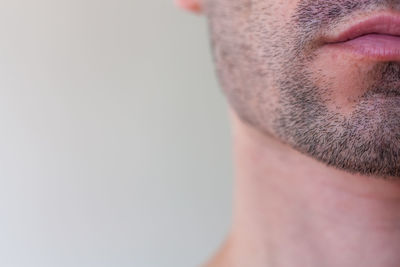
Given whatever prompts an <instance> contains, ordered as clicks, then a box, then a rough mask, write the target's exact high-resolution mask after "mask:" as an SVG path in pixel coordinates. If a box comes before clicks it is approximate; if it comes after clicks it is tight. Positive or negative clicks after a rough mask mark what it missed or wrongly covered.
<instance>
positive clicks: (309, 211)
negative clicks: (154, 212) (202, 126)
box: [177, 0, 400, 267]
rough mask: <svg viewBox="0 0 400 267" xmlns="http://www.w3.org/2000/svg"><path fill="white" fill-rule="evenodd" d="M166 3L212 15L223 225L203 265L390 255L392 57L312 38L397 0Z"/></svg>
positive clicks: (365, 261)
mask: <svg viewBox="0 0 400 267" xmlns="http://www.w3.org/2000/svg"><path fill="white" fill-rule="evenodd" d="M177 4H178V5H180V6H181V7H183V8H185V9H187V10H190V11H193V12H197V13H198V12H201V11H202V10H203V12H204V13H205V14H206V15H207V16H208V18H209V19H210V21H211V22H212V23H211V25H212V27H211V28H212V34H213V37H214V39H213V40H214V47H216V48H215V49H216V50H217V51H216V52H215V55H216V64H217V67H218V70H219V76H220V79H221V84H222V87H223V89H224V92H225V93H226V95H227V97H228V100H229V102H230V104H231V108H232V112H231V118H232V125H233V127H232V128H233V136H234V139H233V140H234V155H235V173H236V177H235V181H236V182H235V184H236V186H235V194H234V196H235V197H234V216H233V223H232V230H231V232H230V234H229V237H228V238H227V240H226V242H225V245H224V246H223V248H222V249H221V250H220V251H219V252H218V253H217V254H216V256H215V257H214V258H213V259H212V260H210V262H209V263H208V264H207V265H206V266H207V267H225V266H229V267H236V266H238V267H294V266H301V267H321V266H323V267H338V266H340V267H357V266H360V267H361V266H362V267H378V266H379V267H398V266H400V253H399V252H400V179H399V178H400V175H399V170H400V163H399V162H400V160H399V158H398V155H399V154H400V153H398V148H400V141H399V138H398V136H397V133H398V132H399V130H400V117H398V115H397V114H399V113H400V111H399V110H398V107H399V106H400V103H399V101H400V100H399V99H400V98H399V97H398V96H399V92H400V87H399V84H400V72H399V70H400V68H399V64H400V63H399V62H397V61H396V62H385V61H379V62H378V61H377V60H376V59H375V58H373V59H371V58H363V57H355V56H354V55H350V54H349V53H347V52H343V53H342V52H340V53H337V51H336V50H331V49H330V48H327V47H326V46H319V45H320V43H319V42H318V40H320V39H319V37H320V35H319V34H320V33H321V32H322V31H329V29H333V28H335V29H342V28H345V27H346V25H348V24H349V23H350V21H351V19H352V20H357V19H359V20H362V19H364V18H365V17H368V16H370V15H371V14H372V13H379V12H381V13H382V12H383V13H385V14H395V13H396V14H400V3H398V1H391V0H359V1H355V0H349V1H344V0H331V1H330V0H323V1H319V0H313V1H310V0H287V1H285V0H252V1H250V0H203V1H201V0H177ZM245 4H246V5H245ZM335 4H337V5H336V6H335ZM356 4H357V5H356ZM337 6H339V8H337ZM332 7H333V9H332ZM225 8H226V9H225ZM228 10H229V12H228ZM315 10H317V11H316V12H315ZM225 11H226V12H225ZM310 11H312V12H314V13H313V14H311V15H310V13H309V12H310ZM339 17H340V18H341V20H339V19H338V18H339ZM293 18H296V19H298V22H299V21H300V22H299V24H297V25H298V26H299V27H298V28H296V27H295V25H296V24H295V22H294V21H295V20H294V21H291V19H293ZM349 18H351V19H349ZM311 22H317V23H314V24H312V23H311ZM308 23H310V24H308ZM324 23H325V24H324ZM260 25H261V26H260ZM292 25H293V28H291V26H292ZM315 25H317V26H318V27H322V28H315V27H316V26H315ZM307 27H309V28H307ZM276 29H279V30H276ZM275 30H276V31H275ZM296 30H299V31H298V32H296ZM303 30H304V31H303ZM252 31H253V32H252ZM292 32H294V33H295V34H293V35H291V33H292ZM282 33H283V35H284V38H283V39H282V38H281V36H279V35H280V34H282ZM264 34H266V35H264ZM269 36H270V38H268V37H269ZM298 37H299V39H296V38H298ZM303 37H304V38H303ZM314 37H315V38H314ZM307 38H308V39H307ZM299 40H300V41H301V42H300V41H299ZM285 41H287V42H285ZM296 44H297V45H299V44H301V45H304V46H302V47H300V46H298V47H296V46H295V45H296ZM271 47H272V48H271ZM274 47H276V49H275V50H274ZM240 49H241V50H240ZM296 49H297V50H296ZM290 51H295V52H298V53H294V54H291V53H290ZM286 54H289V55H290V56H291V57H289V59H288V58H286ZM294 55H299V57H298V58H296V57H295V56H294ZM305 59H307V60H305ZM282 62H284V63H285V64H286V65H285V66H284V67H287V69H284V68H282ZM304 70H307V72H305V71H304ZM305 73H307V74H305ZM285 82H286V83H285ZM308 89H309V90H308ZM307 90H308V91H307ZM388 91H390V92H391V94H392V95H389V94H385V93H386V92H388ZM314 96H318V97H319V98H318V97H317V98H316V99H313V97H314ZM302 101H303V102H302ZM318 108H321V109H318ZM315 114H316V116H315V117H314V115H315ZM310 117H312V119H310ZM276 122H279V123H278V124H277V123H276ZM304 122H306V123H304ZM344 122H345V123H344ZM296 123H298V124H296ZM332 132H334V133H335V134H331V133H332ZM294 133H296V135H295V134H294ZM336 133H338V134H337V135H336ZM316 136H317V137H318V138H316ZM343 140H345V141H346V142H345V145H343V142H342V141H343ZM360 147H361V148H365V149H363V151H362V153H359V152H360Z"/></svg>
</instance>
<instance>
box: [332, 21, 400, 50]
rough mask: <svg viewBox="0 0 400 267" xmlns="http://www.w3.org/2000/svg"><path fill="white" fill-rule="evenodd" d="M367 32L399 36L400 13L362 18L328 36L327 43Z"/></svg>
mask: <svg viewBox="0 0 400 267" xmlns="http://www.w3.org/2000/svg"><path fill="white" fill-rule="evenodd" d="M367 34H385V35H392V36H400V15H391V14H384V15H378V16H374V17H371V18H368V19H365V20H362V21H360V22H358V23H355V24H353V25H352V26H350V27H349V28H347V29H345V30H344V31H342V32H339V33H338V34H336V35H335V36H330V37H328V38H327V43H340V42H346V41H349V40H352V39H355V38H357V37H360V36H363V35H367Z"/></svg>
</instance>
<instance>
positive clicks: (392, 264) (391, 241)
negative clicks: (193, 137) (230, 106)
mask: <svg viewBox="0 0 400 267" xmlns="http://www.w3.org/2000/svg"><path fill="white" fill-rule="evenodd" d="M233 121H234V143H235V166H236V192H235V203H234V222H233V227H232V232H231V234H230V237H229V239H228V241H227V244H226V246H225V248H224V249H223V250H222V251H221V252H220V254H219V256H218V257H217V258H216V259H215V261H214V263H213V264H212V265H211V266H230V267H236V266H249V267H258V266H260V267H261V266H262V267H293V266H310V267H317V266H318V267H320V266H324V267H331V266H332V267H337V266H341V267H350V266H351V267H354V266H363V267H369V266H371V267H372V266H374V267H376V266H380V267H397V266H399V264H400V253H399V250H400V183H399V182H394V181H387V180H383V179H380V178H378V177H365V176H361V175H354V174H349V173H347V172H344V171H340V170H337V169H334V168H331V167H327V166H326V165H324V164H322V163H319V162H317V161H315V160H314V159H311V158H309V157H307V156H305V155H303V154H301V153H299V152H297V151H295V150H293V149H292V148H290V147H288V146H287V145H284V144H282V143H281V142H279V141H278V140H276V139H274V138H273V137H269V136H267V135H264V134H261V133H259V132H257V131H256V130H254V129H252V128H251V127H249V126H246V125H245V124H243V123H242V122H240V121H239V120H238V119H236V118H234V120H233Z"/></svg>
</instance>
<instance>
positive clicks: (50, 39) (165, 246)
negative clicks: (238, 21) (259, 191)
mask: <svg viewBox="0 0 400 267" xmlns="http://www.w3.org/2000/svg"><path fill="white" fill-rule="evenodd" d="M171 2H172V0H171V1H168V0H145V1H139V0H107V1H106V0H35V1H32V0H3V1H1V6H0V127H1V129H0V266H2V267H14V266H18V267H36V266H37V267H58V266H60V267H61V266H71V267H72V266H73V267H79V266H93V267H101V266H110V267H111V266H112V267H116V266H118V267H123V266H137V267H142V266H143V267H150V266H168V267H169V266H171V267H172V266H173V267H179V266H182V267H183V266H185V267H186V266H197V265H198V264H199V263H202V262H203V261H204V260H205V259H207V258H208V257H209V256H210V254H211V253H212V252H213V251H215V249H216V248H217V247H218V246H219V245H220V243H221V242H222V240H223V238H224V236H225V234H226V233H227V231H228V229H229V222H230V217H231V211H230V210H231V208H230V206H231V190H232V179H231V177H232V171H231V156H230V153H231V152H230V142H231V141H230V134H229V124H228V118H227V113H226V104H225V101H224V98H223V96H222V94H221V93H220V90H219V88H218V85H217V82H216V80H215V75H214V71H213V69H214V68H213V66H212V59H211V56H210V51H209V45H208V40H207V39H208V38H207V27H206V22H205V20H204V19H203V18H201V17H196V16H191V15H189V14H185V13H184V12H180V11H178V10H177V9H175V8H174V6H173V4H172V3H171Z"/></svg>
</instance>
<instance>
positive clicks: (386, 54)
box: [325, 14, 400, 61]
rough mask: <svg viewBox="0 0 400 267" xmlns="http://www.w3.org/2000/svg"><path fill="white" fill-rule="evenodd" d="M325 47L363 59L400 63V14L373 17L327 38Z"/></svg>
mask: <svg viewBox="0 0 400 267" xmlns="http://www.w3.org/2000/svg"><path fill="white" fill-rule="evenodd" d="M325 45H326V46H328V47H331V48H335V49H342V50H346V51H348V52H351V53H352V54H354V55H357V56H359V57H363V58H369V59H372V60H378V61H387V60H399V61H400V14H398V15H392V14H384V15H378V16H374V17H371V18H368V19H365V20H363V21H360V22H358V23H355V24H354V25H352V26H350V27H349V28H347V29H345V30H344V31H341V32H339V33H337V34H333V35H331V36H327V37H326V39H325Z"/></svg>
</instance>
